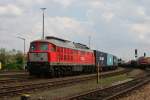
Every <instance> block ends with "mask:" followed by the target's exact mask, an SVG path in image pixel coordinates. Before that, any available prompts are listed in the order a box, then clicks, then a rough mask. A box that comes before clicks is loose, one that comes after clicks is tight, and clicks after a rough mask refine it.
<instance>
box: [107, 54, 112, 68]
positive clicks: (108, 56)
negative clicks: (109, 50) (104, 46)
mask: <svg viewBox="0 0 150 100" xmlns="http://www.w3.org/2000/svg"><path fill="white" fill-rule="evenodd" d="M107 66H113V55H111V54H107Z"/></svg>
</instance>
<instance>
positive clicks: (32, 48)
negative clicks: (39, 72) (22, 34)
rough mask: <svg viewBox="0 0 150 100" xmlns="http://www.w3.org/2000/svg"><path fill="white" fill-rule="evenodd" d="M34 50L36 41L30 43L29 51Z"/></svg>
mask: <svg viewBox="0 0 150 100" xmlns="http://www.w3.org/2000/svg"><path fill="white" fill-rule="evenodd" d="M34 50H36V43H31V45H30V51H34Z"/></svg>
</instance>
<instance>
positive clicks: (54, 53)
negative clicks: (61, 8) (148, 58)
mask: <svg viewBox="0 0 150 100" xmlns="http://www.w3.org/2000/svg"><path fill="white" fill-rule="evenodd" d="M117 61H118V58H117V57H116V56H114V55H111V54H108V53H104V52H101V51H98V50H92V49H90V48H89V47H88V46H86V45H84V44H81V43H75V42H71V41H68V40H64V39H61V38H57V37H53V36H47V37H46V38H45V39H43V40H35V41H32V42H31V43H30V49H29V52H28V60H27V69H28V71H29V73H30V75H41V74H44V75H48V76H64V75H70V74H79V73H94V72H96V66H98V65H99V66H100V69H102V70H108V69H115V68H117V65H118V62H117Z"/></svg>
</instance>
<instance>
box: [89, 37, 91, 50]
mask: <svg viewBox="0 0 150 100" xmlns="http://www.w3.org/2000/svg"><path fill="white" fill-rule="evenodd" d="M90 46H91V36H89V48H90Z"/></svg>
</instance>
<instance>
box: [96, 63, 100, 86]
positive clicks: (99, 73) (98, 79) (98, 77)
mask: <svg viewBox="0 0 150 100" xmlns="http://www.w3.org/2000/svg"><path fill="white" fill-rule="evenodd" d="M99 67H100V65H99V62H98V64H97V84H98V83H99V74H100V73H99Z"/></svg>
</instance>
